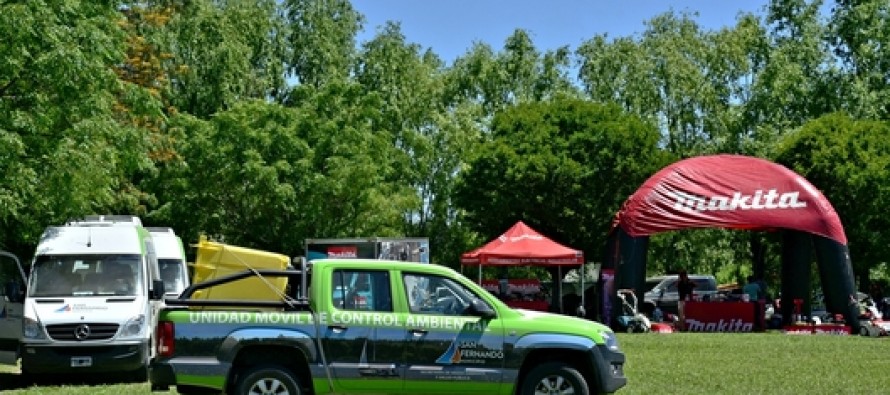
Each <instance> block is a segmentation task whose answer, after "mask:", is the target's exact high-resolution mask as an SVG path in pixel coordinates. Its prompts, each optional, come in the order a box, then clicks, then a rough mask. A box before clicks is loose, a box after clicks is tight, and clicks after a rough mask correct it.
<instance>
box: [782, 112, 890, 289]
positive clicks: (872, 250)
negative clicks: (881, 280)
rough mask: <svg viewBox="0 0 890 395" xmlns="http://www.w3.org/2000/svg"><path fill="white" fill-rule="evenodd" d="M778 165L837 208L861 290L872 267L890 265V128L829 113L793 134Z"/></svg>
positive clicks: (783, 147) (877, 123)
mask: <svg viewBox="0 0 890 395" xmlns="http://www.w3.org/2000/svg"><path fill="white" fill-rule="evenodd" d="M776 161H777V162H779V163H782V164H783V165H785V166H787V167H788V168H790V169H792V170H794V171H796V172H797V173H798V174H800V175H802V176H804V177H805V178H806V179H807V180H809V181H810V182H811V183H812V184H813V185H814V186H816V187H817V188H819V189H820V190H821V191H822V193H823V194H824V195H825V197H826V198H827V199H828V200H829V201H830V202H831V204H832V206H834V209H835V211H837V213H838V216H840V219H841V222H842V223H843V225H844V231H845V233H846V235H847V240H848V246H849V248H850V258H851V259H852V261H853V265H854V270H855V272H856V274H857V275H858V276H859V277H860V287H867V286H868V275H869V269H870V268H872V267H874V266H876V265H878V264H880V263H882V262H888V261H890V246H888V244H887V240H886V237H885V236H884V230H885V229H887V228H888V227H890V218H888V217H887V215H886V212H887V210H888V207H890V125H888V124H887V123H886V122H880V121H868V120H857V119H853V118H851V117H850V116H848V115H846V114H841V113H837V114H830V115H826V116H823V117H820V118H818V119H816V120H813V121H811V122H808V123H807V124H806V125H804V126H803V127H802V128H801V129H800V130H799V131H796V132H795V133H792V134H789V135H788V137H786V138H785V139H784V140H783V141H782V143H781V144H780V146H779V147H778V155H777V157H776Z"/></svg>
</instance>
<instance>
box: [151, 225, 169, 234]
mask: <svg viewBox="0 0 890 395" xmlns="http://www.w3.org/2000/svg"><path fill="white" fill-rule="evenodd" d="M145 229H146V230H148V231H149V232H152V233H170V234H175V233H176V232H174V231H173V228H171V227H169V226H149V227H147V228H145Z"/></svg>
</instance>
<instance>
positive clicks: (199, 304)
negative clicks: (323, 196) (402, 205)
mask: <svg viewBox="0 0 890 395" xmlns="http://www.w3.org/2000/svg"><path fill="white" fill-rule="evenodd" d="M298 266H300V267H301V268H300V269H291V270H284V271H276V270H254V271H249V272H244V273H241V274H236V275H232V276H229V277H227V278H218V279H215V280H213V281H210V282H205V283H203V284H193V285H192V286H191V287H189V288H188V289H186V290H185V291H184V292H183V294H182V295H180V297H179V298H177V299H167V300H166V302H167V303H166V307H165V308H164V309H163V310H162V311H161V313H160V319H159V324H158V328H157V336H158V339H159V341H158V350H157V351H158V354H157V355H158V356H157V358H156V359H155V360H154V361H153V363H152V365H151V369H150V375H149V377H150V380H151V387H152V390H155V391H166V390H168V389H169V388H170V387H171V386H176V390H177V391H178V392H180V393H201V392H204V391H208V390H209V391H214V392H221V391H224V392H226V393H233V394H249V393H275V394H347V393H348V394H362V393H366V394H420V393H422V394H461V393H463V394H534V393H549V394H556V393H560V394H561V393H566V394H567V393H573V394H594V393H612V392H615V391H617V390H618V389H620V388H622V387H623V386H624V385H625V384H626V381H627V380H626V378H625V376H624V373H623V365H624V361H625V356H624V354H623V353H622V352H621V351H620V350H619V347H618V344H617V341H616V337H615V335H614V333H613V332H612V331H611V330H610V329H609V328H608V327H606V326H604V325H602V324H599V323H597V322H593V321H588V320H583V319H580V318H575V317H569V316H562V315H554V314H549V313H542V312H535V311H528V310H514V309H511V308H509V307H507V306H506V305H505V304H504V303H503V302H501V301H500V300H499V299H498V298H497V297H495V296H493V295H492V294H490V293H489V292H487V291H485V289H483V288H482V287H480V286H479V285H477V284H475V283H474V282H472V281H471V280H469V279H467V278H466V277H464V276H462V275H461V274H459V273H457V272H456V271H454V270H452V269H450V268H447V267H444V266H440V265H435V264H419V263H408V262H398V261H385V260H365V259H323V260H316V261H312V262H311V263H308V264H307V263H301V264H300V265H298ZM253 275H263V276H287V277H289V284H288V289H289V290H290V293H289V294H288V295H286V296H287V297H286V298H284V299H283V300H280V301H279V300H276V301H256V300H254V301H237V300H208V299H200V300H198V299H190V295H191V294H192V293H193V292H195V291H197V290H199V289H202V288H206V287H212V286H215V285H219V284H224V283H228V282H232V281H235V282H236V281H243V279H245V278H247V277H250V276H253Z"/></svg>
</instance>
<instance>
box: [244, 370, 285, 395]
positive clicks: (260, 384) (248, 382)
mask: <svg viewBox="0 0 890 395" xmlns="http://www.w3.org/2000/svg"><path fill="white" fill-rule="evenodd" d="M235 388H236V389H237V390H236V392H235V393H236V394H238V395H301V394H302V392H301V391H300V386H299V384H298V381H297V378H296V377H295V376H294V374H293V373H291V372H290V371H288V370H287V369H284V368H282V367H280V366H277V365H260V366H257V367H254V368H252V369H250V370H248V371H247V372H246V373H244V375H243V376H241V377H240V378H239V379H238V384H237V386H236V387H235Z"/></svg>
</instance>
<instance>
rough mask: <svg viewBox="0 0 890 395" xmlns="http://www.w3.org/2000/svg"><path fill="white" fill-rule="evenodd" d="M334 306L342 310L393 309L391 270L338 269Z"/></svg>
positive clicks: (334, 287) (334, 281) (334, 285)
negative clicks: (390, 284)
mask: <svg viewBox="0 0 890 395" xmlns="http://www.w3.org/2000/svg"><path fill="white" fill-rule="evenodd" d="M331 285H332V287H331V289H333V301H334V307H336V308H338V309H342V310H360V311H380V312H391V311H392V292H391V290H390V286H389V272H387V271H382V270H336V271H334V278H333V283H332V284H331Z"/></svg>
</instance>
